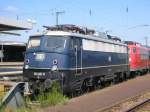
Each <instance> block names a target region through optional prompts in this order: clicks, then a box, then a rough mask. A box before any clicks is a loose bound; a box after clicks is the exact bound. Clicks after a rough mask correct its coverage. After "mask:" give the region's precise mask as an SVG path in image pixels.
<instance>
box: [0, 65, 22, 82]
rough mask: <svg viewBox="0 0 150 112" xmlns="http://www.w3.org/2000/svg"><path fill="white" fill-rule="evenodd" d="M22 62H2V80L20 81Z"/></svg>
mask: <svg viewBox="0 0 150 112" xmlns="http://www.w3.org/2000/svg"><path fill="white" fill-rule="evenodd" d="M22 67H23V63H22V62H1V63H0V81H6V80H9V81H20V80H21V79H22Z"/></svg>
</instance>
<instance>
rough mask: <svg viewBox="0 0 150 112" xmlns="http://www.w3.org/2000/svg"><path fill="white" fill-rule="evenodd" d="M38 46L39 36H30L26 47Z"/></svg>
mask: <svg viewBox="0 0 150 112" xmlns="http://www.w3.org/2000/svg"><path fill="white" fill-rule="evenodd" d="M39 46H40V38H30V40H29V42H28V46H27V48H28V49H30V48H35V47H39Z"/></svg>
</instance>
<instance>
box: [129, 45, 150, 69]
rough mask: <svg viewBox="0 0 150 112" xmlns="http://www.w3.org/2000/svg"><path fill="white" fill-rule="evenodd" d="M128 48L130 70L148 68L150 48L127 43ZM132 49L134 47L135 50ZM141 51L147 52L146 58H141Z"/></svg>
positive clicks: (149, 65) (149, 64)
mask: <svg viewBox="0 0 150 112" xmlns="http://www.w3.org/2000/svg"><path fill="white" fill-rule="evenodd" d="M128 48H129V64H130V71H142V70H143V69H148V68H150V56H149V55H150V48H148V47H145V46H142V45H140V44H136V43H132V44H128ZM133 49H136V52H134V50H133ZM141 51H143V52H147V54H146V55H147V58H144V59H143V58H142V56H141Z"/></svg>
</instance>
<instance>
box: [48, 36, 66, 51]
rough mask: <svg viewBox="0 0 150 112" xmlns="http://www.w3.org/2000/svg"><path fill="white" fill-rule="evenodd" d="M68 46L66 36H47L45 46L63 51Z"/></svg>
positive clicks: (52, 49)
mask: <svg viewBox="0 0 150 112" xmlns="http://www.w3.org/2000/svg"><path fill="white" fill-rule="evenodd" d="M65 46H66V37H61V36H47V39H46V41H45V47H46V48H48V49H49V50H51V51H62V50H64V49H65Z"/></svg>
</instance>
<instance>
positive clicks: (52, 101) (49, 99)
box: [37, 82, 68, 107]
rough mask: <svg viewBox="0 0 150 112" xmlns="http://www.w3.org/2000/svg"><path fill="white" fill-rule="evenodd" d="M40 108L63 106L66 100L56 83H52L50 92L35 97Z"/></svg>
mask: <svg viewBox="0 0 150 112" xmlns="http://www.w3.org/2000/svg"><path fill="white" fill-rule="evenodd" d="M37 101H39V103H40V105H41V106H42V107H46V106H52V105H57V104H65V103H66V102H67V101H68V98H67V97H66V96H64V95H63V94H62V93H60V86H59V84H58V83H56V82H54V83H53V84H52V88H51V91H50V92H46V93H43V92H42V93H40V94H39V95H38V97H37Z"/></svg>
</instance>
